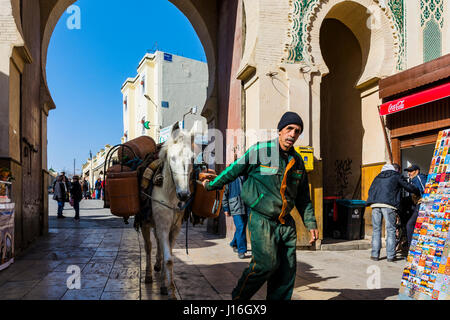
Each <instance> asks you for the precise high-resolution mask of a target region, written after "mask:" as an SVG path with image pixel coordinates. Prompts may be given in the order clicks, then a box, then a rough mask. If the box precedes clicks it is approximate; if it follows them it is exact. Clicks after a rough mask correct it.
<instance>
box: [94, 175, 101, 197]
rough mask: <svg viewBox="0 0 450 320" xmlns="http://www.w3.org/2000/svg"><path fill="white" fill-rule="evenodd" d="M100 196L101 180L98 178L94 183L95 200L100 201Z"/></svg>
mask: <svg viewBox="0 0 450 320" xmlns="http://www.w3.org/2000/svg"><path fill="white" fill-rule="evenodd" d="M101 195H102V179H101V178H98V179H97V181H96V182H95V199H101Z"/></svg>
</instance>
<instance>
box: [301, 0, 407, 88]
mask: <svg viewBox="0 0 450 320" xmlns="http://www.w3.org/2000/svg"><path fill="white" fill-rule="evenodd" d="M374 5H376V6H377V7H378V8H379V9H380V11H379V12H381V13H382V14H380V25H379V28H375V29H372V30H370V33H371V34H370V40H371V43H370V48H366V49H367V55H368V57H367V61H366V64H365V68H364V71H363V74H362V75H361V78H360V79H359V81H358V84H357V85H358V86H359V85H362V84H364V83H366V82H368V81H370V80H372V79H374V78H379V79H381V78H384V77H386V76H389V75H391V74H393V73H394V72H395V70H396V62H397V60H398V56H399V54H400V53H399V52H400V47H399V34H398V32H397V30H396V28H395V24H394V22H393V18H392V16H391V14H390V11H389V10H388V9H386V8H384V7H383V6H381V5H380V3H379V1H378V0H359V1H348V0H319V1H317V2H316V3H315V4H313V5H312V6H311V7H310V9H309V10H308V12H307V14H306V15H305V17H304V19H306V34H304V35H303V39H300V41H304V43H305V53H306V57H305V58H306V59H307V60H308V61H306V62H307V63H309V64H312V65H314V66H316V67H317V68H318V70H319V71H320V72H321V74H322V75H326V74H327V73H328V72H329V70H328V67H327V65H326V63H325V61H324V59H323V56H322V52H321V48H320V28H321V26H322V23H323V21H324V20H325V19H326V18H336V19H338V20H339V21H341V22H342V23H344V24H345V25H346V26H347V27H349V28H350V30H352V32H353V33H355V35H356V36H357V38H358V30H355V28H354V27H353V28H352V25H351V23H349V22H350V19H348V16H347V17H345V16H342V17H339V16H337V17H334V16H330V13H333V9H336V8H337V6H341V8H342V7H344V6H348V9H351V7H353V8H355V6H361V7H364V8H365V10H366V11H367V9H368V8H371V6H374ZM358 40H360V39H359V38H358ZM380 48H382V49H380ZM361 49H362V50H363V51H364V48H361Z"/></svg>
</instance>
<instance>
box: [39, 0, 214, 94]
mask: <svg viewBox="0 0 450 320" xmlns="http://www.w3.org/2000/svg"><path fill="white" fill-rule="evenodd" d="M76 1H77V0H58V2H57V3H56V4H55V6H54V7H53V8H52V10H51V11H50V13H49V15H48V17H47V20H46V23H45V27H44V30H43V34H42V46H41V50H42V75H43V82H44V85H45V86H46V87H47V71H46V66H47V51H48V46H49V43H50V39H51V37H52V34H53V31H54V29H55V27H56V24H57V23H58V21H59V19H60V18H61V16H62V15H63V13H64V12H65V11H66V10H67V8H68V7H69V6H71V5H72V4H74V3H75V2H76ZM168 1H170V2H171V3H172V4H173V5H175V7H177V8H178V10H180V11H181V12H182V13H183V14H184V15H185V16H186V18H187V19H188V20H189V22H190V23H191V24H192V26H193V28H194V30H195V32H196V33H197V35H198V37H199V39H200V42H201V43H202V45H203V49H204V50H205V55H206V60H207V64H208V73H209V83H208V93H207V98H206V101H207V102H206V103H208V100H209V99H210V98H211V97H212V96H213V95H214V92H215V90H216V88H215V86H216V61H217V54H216V52H217V51H216V41H215V34H214V32H215V30H211V29H214V28H211V26H210V25H208V21H206V20H207V19H208V18H210V17H205V16H204V15H203V16H202V14H201V13H200V12H199V10H197V7H196V5H194V3H193V1H192V0H168ZM209 22H211V21H209Z"/></svg>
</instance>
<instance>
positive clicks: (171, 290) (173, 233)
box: [166, 214, 181, 299]
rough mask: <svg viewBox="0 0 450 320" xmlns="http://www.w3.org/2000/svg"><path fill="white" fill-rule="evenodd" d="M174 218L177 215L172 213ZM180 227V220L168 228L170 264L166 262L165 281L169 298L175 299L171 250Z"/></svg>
mask: <svg viewBox="0 0 450 320" xmlns="http://www.w3.org/2000/svg"><path fill="white" fill-rule="evenodd" d="M174 218H175V219H177V218H179V217H177V215H176V214H175V215H174ZM180 229H181V222H178V223H176V224H175V225H174V226H172V228H171V229H170V233H169V246H170V247H169V253H170V257H171V258H170V262H171V263H170V264H169V263H168V264H167V270H166V273H167V283H168V284H169V294H170V298H171V299H176V295H175V282H174V280H173V260H174V259H173V254H172V250H173V248H174V246H175V240H176V238H177V236H178V233H179V232H180Z"/></svg>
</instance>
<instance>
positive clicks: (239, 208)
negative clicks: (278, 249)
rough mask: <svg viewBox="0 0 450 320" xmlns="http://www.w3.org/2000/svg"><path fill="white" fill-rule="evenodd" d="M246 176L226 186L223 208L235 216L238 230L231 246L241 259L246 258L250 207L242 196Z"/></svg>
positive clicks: (227, 213) (234, 219) (235, 224)
mask: <svg viewBox="0 0 450 320" xmlns="http://www.w3.org/2000/svg"><path fill="white" fill-rule="evenodd" d="M235 160H236V159H235ZM243 183H244V178H243V177H242V176H240V177H238V178H237V179H236V180H234V181H233V182H231V183H229V184H227V185H226V186H225V190H224V193H223V200H222V208H223V211H224V212H225V214H226V215H227V216H230V215H231V216H232V217H233V222H234V226H235V227H236V231H235V232H234V237H233V240H232V241H231V243H230V246H232V247H233V249H235V250H236V251H237V253H238V257H239V258H240V259H244V258H246V256H245V253H246V252H247V236H246V226H247V220H248V213H249V208H248V207H247V206H246V205H245V203H244V200H242V198H241V190H242V184H243Z"/></svg>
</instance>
